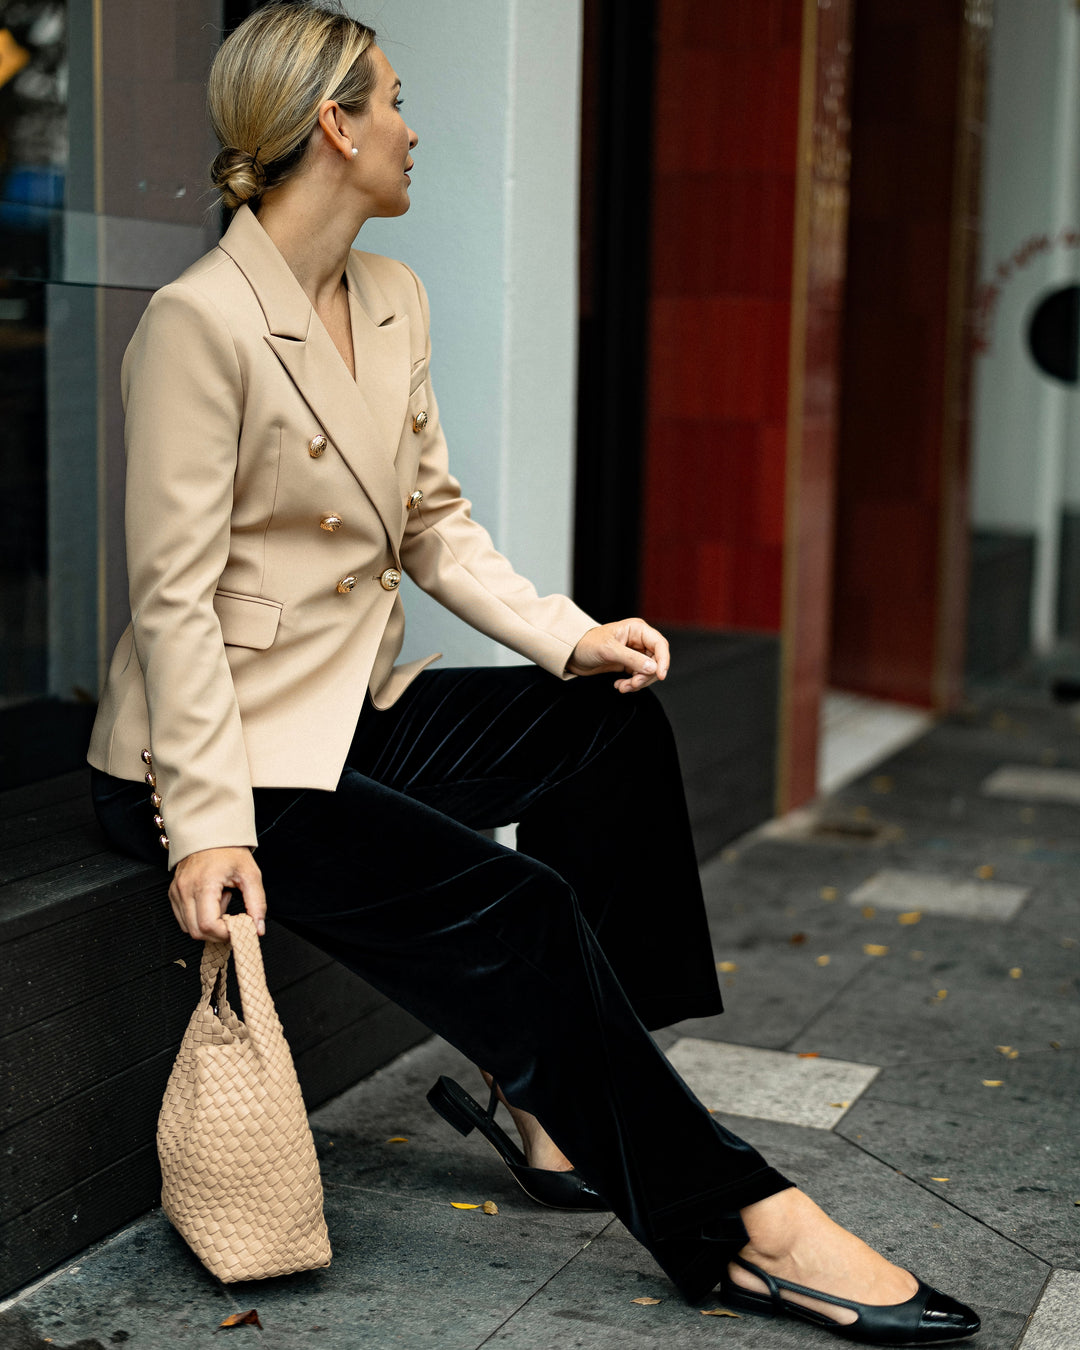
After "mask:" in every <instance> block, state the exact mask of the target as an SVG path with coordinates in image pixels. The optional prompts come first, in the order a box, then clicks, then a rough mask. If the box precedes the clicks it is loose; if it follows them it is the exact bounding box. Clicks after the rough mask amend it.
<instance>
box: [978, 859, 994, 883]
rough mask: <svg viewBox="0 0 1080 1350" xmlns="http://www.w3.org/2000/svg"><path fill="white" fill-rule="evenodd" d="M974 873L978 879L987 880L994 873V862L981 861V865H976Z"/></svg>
mask: <svg viewBox="0 0 1080 1350" xmlns="http://www.w3.org/2000/svg"><path fill="white" fill-rule="evenodd" d="M975 875H976V876H977V877H978V878H979V880H980V881H989V880H990V878H991V877H992V876H993V875H994V864H993V863H983V865H982V866H981V867H976V869H975Z"/></svg>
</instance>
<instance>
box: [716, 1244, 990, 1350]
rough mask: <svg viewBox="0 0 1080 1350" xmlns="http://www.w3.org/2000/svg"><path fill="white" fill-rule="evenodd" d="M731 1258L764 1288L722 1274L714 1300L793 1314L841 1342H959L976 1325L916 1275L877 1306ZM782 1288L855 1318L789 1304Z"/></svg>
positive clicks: (769, 1313)
mask: <svg viewBox="0 0 1080 1350" xmlns="http://www.w3.org/2000/svg"><path fill="white" fill-rule="evenodd" d="M734 1259H735V1261H736V1263H737V1264H738V1265H740V1266H742V1268H743V1270H748V1271H749V1272H750V1273H751V1275H756V1276H757V1277H758V1279H759V1280H761V1282H762V1283H763V1284H764V1285H765V1287H766V1289H768V1291H769V1292H768V1293H767V1294H755V1293H754V1292H753V1291H752V1290H750V1289H743V1288H742V1286H741V1285H738V1284H736V1283H735V1282H734V1281H733V1280H732V1279H731V1278H730V1277H729V1276H727V1275H725V1276H724V1279H723V1280H722V1281H721V1284H720V1289H719V1293H720V1299H721V1302H722V1303H723V1304H724V1307H725V1308H730V1309H731V1311H732V1312H746V1313H754V1314H756V1315H757V1316H759V1317H799V1318H801V1319H802V1320H803V1321H804V1322H812V1323H813V1324H814V1326H816V1327H824V1328H825V1330H826V1331H832V1332H834V1333H835V1334H836V1335H837V1336H841V1337H843V1338H844V1339H845V1340H849V1341H861V1342H862V1343H863V1344H864V1345H895V1346H900V1345H945V1344H947V1343H948V1342H950V1341H963V1340H966V1339H967V1338H968V1337H969V1336H974V1335H975V1333H976V1332H977V1331H978V1329H979V1327H980V1325H981V1323H980V1322H979V1318H978V1316H977V1315H976V1314H975V1313H973V1312H972V1310H971V1309H970V1308H968V1307H966V1306H965V1305H964V1304H963V1303H960V1302H958V1301H957V1300H956V1299H955V1298H950V1297H949V1295H948V1294H942V1293H940V1292H939V1291H938V1290H937V1289H932V1288H931V1287H930V1285H928V1284H924V1283H923V1282H922V1280H919V1277H918V1276H917V1275H916V1276H915V1278H916V1279H917V1280H919V1287H918V1289H917V1290H916V1291H915V1293H914V1294H913V1295H912V1296H911V1298H909V1299H908V1300H907V1301H906V1302H905V1303H889V1304H886V1305H884V1306H881V1307H879V1306H878V1305H876V1304H872V1303H854V1302H852V1301H851V1300H850V1299H846V1298H837V1297H836V1295H835V1294H823V1293H821V1291H820V1290H818V1289H807V1288H806V1286H805V1285H801V1284H792V1283H791V1281H790V1280H781V1279H778V1278H777V1276H775V1275H769V1274H766V1272H765V1271H764V1270H762V1269H761V1268H760V1267H758V1266H755V1265H752V1264H751V1262H749V1261H744V1260H743V1258H742V1257H741V1256H736V1257H735V1258H734ZM783 1289H787V1290H790V1292H791V1293H793V1294H804V1295H806V1296H807V1297H808V1298H818V1299H821V1301H822V1302H823V1303H832V1304H834V1305H835V1306H836V1307H837V1308H850V1309H851V1311H852V1312H854V1313H857V1314H858V1318H857V1320H856V1321H854V1322H850V1323H848V1324H847V1325H846V1326H845V1325H843V1324H842V1323H840V1322H835V1321H833V1319H832V1318H831V1317H827V1316H826V1315H825V1314H824V1313H820V1312H818V1311H816V1309H814V1308H804V1307H803V1305H802V1304H801V1303H792V1301H791V1300H790V1299H786V1298H783V1297H781V1290H783Z"/></svg>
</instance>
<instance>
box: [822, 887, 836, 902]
mask: <svg viewBox="0 0 1080 1350" xmlns="http://www.w3.org/2000/svg"><path fill="white" fill-rule="evenodd" d="M818 894H819V895H820V896H821V898H822V900H835V899H836V898H837V895H838V892H837V889H836V887H835V886H822V888H821V890H820V891H819V892H818Z"/></svg>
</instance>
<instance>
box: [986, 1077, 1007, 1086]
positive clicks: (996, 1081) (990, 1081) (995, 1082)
mask: <svg viewBox="0 0 1080 1350" xmlns="http://www.w3.org/2000/svg"><path fill="white" fill-rule="evenodd" d="M1004 1081H1005V1080H1004V1079H1003V1078H984V1079H983V1080H982V1085H983V1087H1001V1086H1002V1085H1003V1083H1004Z"/></svg>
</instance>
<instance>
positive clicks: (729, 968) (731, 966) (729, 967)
mask: <svg viewBox="0 0 1080 1350" xmlns="http://www.w3.org/2000/svg"><path fill="white" fill-rule="evenodd" d="M716 969H717V970H721V971H723V972H724V974H725V975H730V974H732V972H733V971H736V970H738V969H739V967H738V965H737V964H736V963H735V962H734V961H717V963H716Z"/></svg>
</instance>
